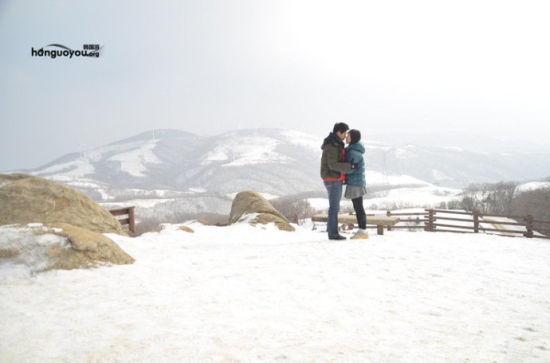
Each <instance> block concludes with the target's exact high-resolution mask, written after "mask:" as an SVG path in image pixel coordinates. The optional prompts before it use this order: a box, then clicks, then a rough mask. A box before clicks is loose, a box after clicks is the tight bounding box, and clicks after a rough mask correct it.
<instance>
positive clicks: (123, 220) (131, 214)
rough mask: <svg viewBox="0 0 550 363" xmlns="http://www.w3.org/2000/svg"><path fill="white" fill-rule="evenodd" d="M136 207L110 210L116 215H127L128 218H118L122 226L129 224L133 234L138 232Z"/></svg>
mask: <svg viewBox="0 0 550 363" xmlns="http://www.w3.org/2000/svg"><path fill="white" fill-rule="evenodd" d="M134 208H135V207H126V208H118V209H111V210H109V212H110V213H111V214H112V215H113V216H115V217H119V216H123V217H126V218H116V219H117V220H118V222H119V223H120V224H121V225H122V226H125V225H128V229H129V231H130V233H131V234H132V235H134V234H135V233H136V221H135V217H134Z"/></svg>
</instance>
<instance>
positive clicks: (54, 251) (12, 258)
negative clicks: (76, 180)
mask: <svg viewBox="0 0 550 363" xmlns="http://www.w3.org/2000/svg"><path fill="white" fill-rule="evenodd" d="M133 262H134V259H133V258H132V257H131V256H129V255H128V254H127V253H126V252H124V251H123V250H122V249H121V248H120V247H119V246H118V245H117V244H116V243H114V242H113V241H112V240H111V239H109V238H107V237H106V236H104V235H102V234H100V233H97V232H92V231H90V230H87V229H84V228H80V227H75V226H72V225H70V224H65V223H56V224H48V225H47V226H45V225H42V224H41V223H32V224H28V225H26V226H22V225H6V226H0V266H1V265H2V264H11V265H13V266H18V265H19V266H23V267H24V268H26V269H27V270H28V271H29V272H31V273H37V272H42V271H47V270H51V269H66V270H70V269H76V268H91V267H96V266H99V265H103V264H117V265H123V264H130V263H133Z"/></svg>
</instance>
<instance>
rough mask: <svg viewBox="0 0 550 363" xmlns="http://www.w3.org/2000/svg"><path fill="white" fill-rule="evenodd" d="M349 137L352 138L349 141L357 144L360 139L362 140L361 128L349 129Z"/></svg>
mask: <svg viewBox="0 0 550 363" xmlns="http://www.w3.org/2000/svg"><path fill="white" fill-rule="evenodd" d="M348 133H349V137H350V140H349V143H350V144H355V143H357V142H359V140H361V132H360V131H359V130H355V129H353V130H349V132H348Z"/></svg>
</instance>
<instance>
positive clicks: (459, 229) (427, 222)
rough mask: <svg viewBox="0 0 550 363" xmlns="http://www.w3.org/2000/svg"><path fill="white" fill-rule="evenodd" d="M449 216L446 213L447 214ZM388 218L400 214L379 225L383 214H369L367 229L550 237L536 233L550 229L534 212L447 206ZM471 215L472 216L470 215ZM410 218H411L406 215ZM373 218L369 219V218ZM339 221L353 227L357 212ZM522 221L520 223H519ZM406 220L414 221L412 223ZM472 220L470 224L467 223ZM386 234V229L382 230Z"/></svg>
mask: <svg viewBox="0 0 550 363" xmlns="http://www.w3.org/2000/svg"><path fill="white" fill-rule="evenodd" d="M446 215H447V216H446ZM450 215H456V216H457V217H459V216H460V217H461V218H454V217H452V216H450ZM386 216H387V217H399V219H398V221H397V222H396V223H395V224H378V225H376V226H369V224H371V225H372V224H377V223H375V222H376V221H377V219H378V218H383V217H381V216H374V215H367V228H377V229H378V231H379V233H380V229H381V228H382V229H383V228H386V229H387V230H388V231H391V230H392V229H409V230H414V229H420V228H422V229H424V230H425V231H428V232H456V233H479V232H496V233H500V234H504V235H507V236H513V235H523V236H525V237H528V238H547V239H550V236H539V235H536V234H535V232H550V228H535V227H534V224H535V223H537V224H548V225H550V221H539V220H534V219H533V217H532V216H531V215H527V216H506V215H496V214H483V213H480V212H477V211H474V212H463V211H454V210H444V209H425V210H424V212H414V213H403V212H400V213H393V212H391V211H386ZM466 216H469V217H470V218H467V217H466ZM406 217H411V218H406ZM488 217H489V218H490V217H500V218H509V219H515V220H516V222H507V221H502V222H501V221H498V220H493V219H489V218H488ZM369 219H370V220H369ZM339 220H340V222H341V223H343V224H344V225H348V226H350V227H351V228H353V226H354V225H355V224H357V223H356V222H354V220H355V215H352V214H351V215H341V216H339ZM313 221H314V222H316V221H317V222H321V221H325V222H326V217H325V218H323V219H320V218H319V216H316V218H313ZM442 221H443V222H444V221H453V222H461V223H463V225H460V224H451V223H441V222H442ZM520 221H521V222H520ZM405 223H414V224H413V225H411V224H408V225H405ZM468 223H471V225H467V224H468ZM487 224H489V225H492V226H494V227H496V228H489V227H485V226H483V225H487ZM502 226H518V227H523V228H524V229H521V230H517V229H516V230H510V229H503V228H499V227H502ZM382 233H383V230H382Z"/></svg>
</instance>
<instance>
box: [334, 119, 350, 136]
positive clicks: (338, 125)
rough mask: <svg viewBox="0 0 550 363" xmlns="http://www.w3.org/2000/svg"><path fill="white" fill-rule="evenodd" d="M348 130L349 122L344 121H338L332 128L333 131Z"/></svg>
mask: <svg viewBox="0 0 550 363" xmlns="http://www.w3.org/2000/svg"><path fill="white" fill-rule="evenodd" d="M348 130H349V126H348V124H346V123H344V122H337V123H335V124H334V128H333V129H332V132H333V133H336V132H337V131H340V132H346V131H348Z"/></svg>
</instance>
